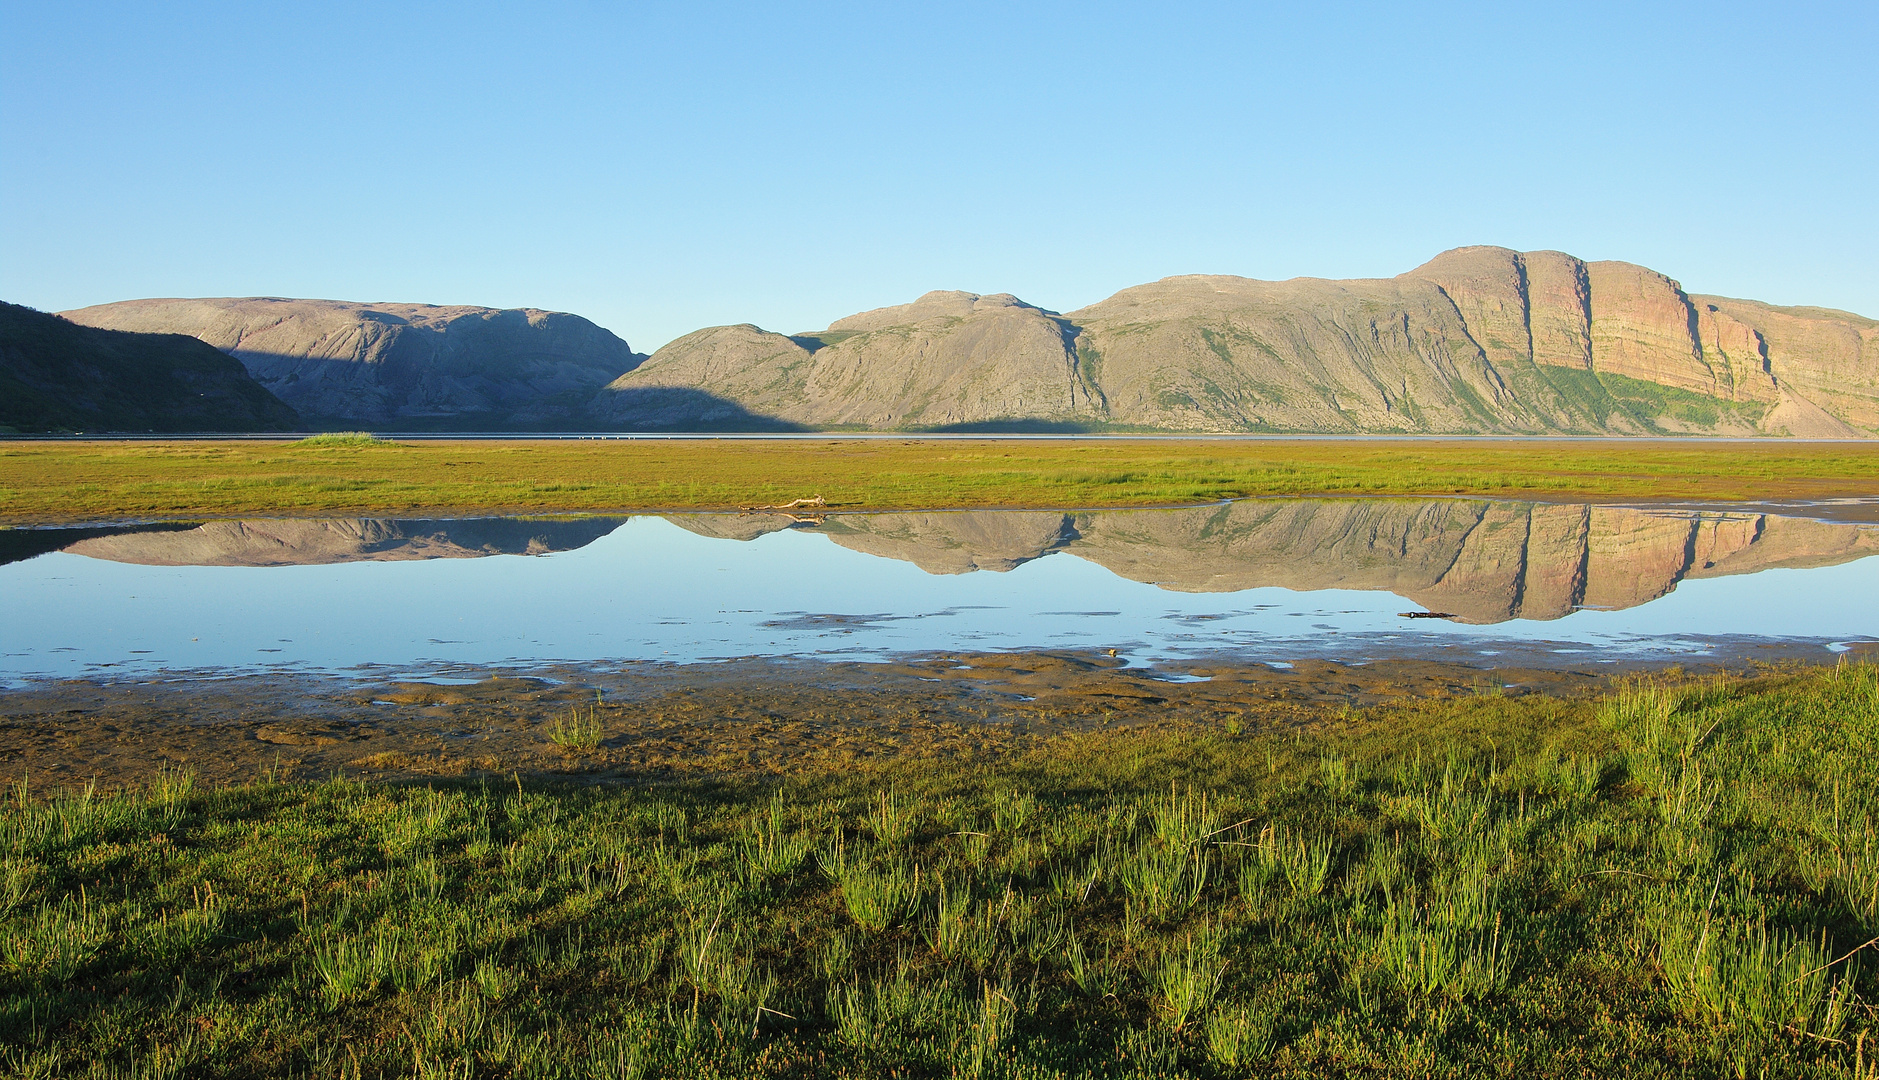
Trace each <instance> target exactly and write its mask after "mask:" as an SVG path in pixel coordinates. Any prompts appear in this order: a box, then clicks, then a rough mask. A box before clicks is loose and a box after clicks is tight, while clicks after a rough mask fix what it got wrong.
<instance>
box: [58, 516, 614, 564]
mask: <svg viewBox="0 0 1879 1080" xmlns="http://www.w3.org/2000/svg"><path fill="white" fill-rule="evenodd" d="M625 520H626V519H625V518H617V517H616V518H571V519H564V520H549V519H537V520H531V519H527V518H469V519H465V520H461V521H414V520H405V521H400V520H394V519H390V518H299V519H279V520H258V521H211V522H208V523H207V524H204V525H199V526H196V527H195V528H192V529H182V530H165V531H141V530H140V531H131V532H118V533H115V534H113V535H108V536H91V537H87V538H85V539H81V540H78V541H77V542H75V543H72V544H69V545H66V546H64V547H63V549H62V550H65V551H68V552H71V553H72V554H74V555H86V556H90V557H91V558H94V559H109V560H111V561H113V562H124V563H139V564H142V565H146V566H312V565H319V564H324V563H344V562H395V561H402V560H410V559H473V558H478V557H481V556H484V555H541V554H545V553H547V552H550V551H568V550H571V549H573V548H578V547H584V546H586V545H588V544H591V543H593V542H594V541H595V540H598V539H600V538H601V537H603V536H605V535H607V534H608V533H610V532H612V531H613V530H614V529H617V528H619V527H620V523H621V522H623V521H625Z"/></svg>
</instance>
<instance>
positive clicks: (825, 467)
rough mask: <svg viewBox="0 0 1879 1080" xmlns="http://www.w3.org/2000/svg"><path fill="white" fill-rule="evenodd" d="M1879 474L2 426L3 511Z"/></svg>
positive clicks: (1703, 446)
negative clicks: (236, 437)
mask: <svg viewBox="0 0 1879 1080" xmlns="http://www.w3.org/2000/svg"><path fill="white" fill-rule="evenodd" d="M1875 493H1879V444H1874V445H1871V446H1868V445H1864V444H1848V443H1831V444H1825V443H1782V442H1768V443H1693V442H1681V441H1676V442H1665V441H1651V442H1636V443H1611V442H1556V443H1554V442H1544V443H1542V442H1530V443H1529V442H1519V443H1489V442H1458V441H1439V440H1438V441H1428V442H1420V441H1407V440H1375V441H1372V440H1361V441H1296V442H1286V441H1273V442H1267V441H1257V442H1142V441H1139V440H1113V441H1111V440H1084V441H1077V442H1036V443H1031V442H977V441H969V442H966V441H945V442H932V441H929V442H921V441H918V440H911V439H910V440H905V441H898V440H897V441H892V442H836V441H829V442H821V441H769V440H755V441H746V440H721V441H701V442H602V441H576V442H570V441H547V440H535V441H527V440H520V441H514V442H499V443H491V442H423V443H412V444H383V443H374V442H353V441H344V442H338V443H298V444H296V443H250V442H240V443H229V442H174V443H104V442H94V443H86V442H75V443H63V442H61V443H32V442H12V443H0V520H8V521H20V522H46V521H58V520H76V519H101V518H121V517H157V516H213V515H267V514H392V513H396V514H425V513H434V514H452V513H470V512H488V511H497V510H501V511H509V512H521V513H527V512H531V511H533V512H540V511H575V512H578V511H596V512H598V511H621V510H639V509H666V510H684V509H736V508H737V507H739V506H746V505H762V504H772V503H785V502H788V501H790V500H791V499H795V498H799V497H803V496H806V495H810V494H821V495H824V496H826V497H827V498H828V499H829V501H830V503H831V504H832V505H833V506H834V507H835V508H838V509H874V510H882V509H937V508H948V507H994V506H1001V507H1052V508H1072V507H1105V506H1144V505H1167V504H1180V503H1195V502H1206V501H1210V500H1216V499H1225V498H1237V497H1245V496H1282V495H1453V494H1467V495H1495V496H1512V497H1529V498H1541V497H1545V498H1572V499H1662V498H1681V499H1714V500H1739V499H1752V498H1767V497H1790V498H1825V497H1832V496H1848V495H1871V494H1875Z"/></svg>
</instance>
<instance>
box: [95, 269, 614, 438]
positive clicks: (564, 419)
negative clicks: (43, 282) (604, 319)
mask: <svg viewBox="0 0 1879 1080" xmlns="http://www.w3.org/2000/svg"><path fill="white" fill-rule="evenodd" d="M63 314H64V315H65V317H66V318H68V319H70V320H72V321H73V322H77V323H83V324H86V325H89V326H98V327H105V328H109V329H113V330H134V331H141V332H146V333H166V334H187V335H189V336H191V337H195V338H200V339H201V340H203V341H205V342H208V343H209V344H210V345H213V346H215V347H216V348H217V349H220V350H222V351H223V352H225V353H227V354H229V355H230V356H233V357H235V358H236V359H238V360H240V361H241V362H242V364H244V365H245V366H246V367H247V369H248V372H249V373H250V374H252V375H253V376H254V378H255V379H256V380H258V381H259V382H260V383H261V384H262V385H263V386H265V387H267V388H268V389H269V390H271V391H273V392H274V393H275V394H277V395H278V396H279V397H280V398H281V399H282V400H283V401H286V402H287V403H288V404H290V405H292V406H293V407H294V408H296V409H298V410H299V411H300V414H301V415H302V416H303V417H304V418H305V419H306V421H307V422H308V423H309V424H312V425H315V426H321V427H345V426H354V427H358V426H365V427H382V426H396V427H401V428H434V429H442V430H472V429H476V428H490V429H521V430H530V429H533V430H543V429H549V430H552V429H567V428H578V427H586V426H589V425H590V424H591V423H592V419H591V418H590V417H588V415H587V413H586V409H587V406H588V404H589V403H590V402H591V400H592V399H593V396H594V393H595V391H596V390H598V389H599V388H601V387H603V386H605V385H606V384H607V383H608V382H609V381H611V380H613V379H614V378H616V377H618V376H619V375H620V374H621V373H622V372H626V371H629V370H631V369H632V368H633V367H634V366H636V365H637V364H638V363H639V362H640V361H641V360H643V359H644V357H642V356H640V355H639V354H637V353H635V352H633V351H632V349H630V348H629V347H628V346H627V344H626V342H624V341H622V340H620V339H619V338H617V337H615V336H614V335H613V334H612V333H610V332H608V331H606V330H604V329H602V328H600V327H598V326H595V325H594V324H593V323H591V322H589V321H587V320H586V319H583V318H581V317H580V316H578V315H566V314H562V313H560V312H553V311H537V310H535V309H533V308H522V309H509V310H497V309H494V308H484V307H434V306H430V305H425V304H356V303H346V302H341V301H335V300H283V299H278V298H274V297H249V298H244V299H216V300H127V301H124V302H122V303H116V304H104V305H100V306H98V307H89V308H81V309H79V310H77V311H68V312H64V313H63Z"/></svg>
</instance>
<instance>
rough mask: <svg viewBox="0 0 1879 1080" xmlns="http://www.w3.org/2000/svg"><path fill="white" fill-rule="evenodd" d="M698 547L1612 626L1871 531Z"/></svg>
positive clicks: (866, 528) (1328, 510)
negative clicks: (1082, 566) (1601, 615)
mask: <svg viewBox="0 0 1879 1080" xmlns="http://www.w3.org/2000/svg"><path fill="white" fill-rule="evenodd" d="M670 520H672V521H673V522H674V523H676V524H678V525H680V526H682V527H683V528H686V529H689V530H691V531H693V532H696V533H700V534H703V535H707V536H716V537H725V538H732V539H739V540H749V539H754V538H755V537H757V536H760V535H763V534H764V533H766V532H771V531H776V530H780V529H786V528H787V529H803V530H808V531H814V532H819V533H822V534H824V535H826V536H828V537H829V539H831V540H833V541H835V542H836V543H837V544H840V545H842V546H843V547H846V548H851V549H853V550H856V551H861V552H866V553H868V554H870V555H879V556H883V557H885V558H891V559H901V560H905V561H907V562H911V563H913V564H914V565H916V566H918V567H920V568H921V569H922V570H925V571H927V572H928V573H931V574H963V573H969V572H972V571H975V570H989V571H993V572H1001V571H1007V570H1011V569H1013V568H1014V567H1017V566H1019V565H1021V564H1023V563H1026V562H1029V561H1031V560H1033V559H1038V558H1042V557H1043V556H1045V555H1050V554H1053V553H1056V552H1066V553H1068V554H1071V555H1075V556H1076V557H1078V558H1080V559H1084V560H1087V561H1089V562H1092V563H1095V564H1097V565H1099V566H1102V567H1104V568H1105V569H1107V570H1109V571H1111V572H1112V573H1115V574H1117V575H1118V576H1121V577H1125V578H1129V579H1131V580H1134V581H1141V582H1146V583H1148V584H1151V585H1156V586H1158V587H1160V588H1163V589H1170V590H1175V591H1179V592H1238V591H1240V590H1243V589H1255V588H1261V587H1267V586H1279V587H1281V588H1286V589H1293V590H1298V591H1310V590H1317V589H1363V590H1382V591H1387V592H1392V593H1395V594H1396V595H1398V596H1401V597H1403V598H1405V599H1407V600H1410V601H1413V602H1415V603H1417V604H1421V605H1423V606H1424V607H1426V608H1428V609H1429V610H1431V611H1438V612H1447V613H1451V614H1453V615H1454V616H1455V617H1456V618H1457V619H1458V620H1459V621H1462V622H1470V623H1496V622H1504V621H1507V620H1509V619H1557V618H1560V617H1561V616H1563V615H1567V614H1569V613H1571V612H1573V611H1575V610H1577V609H1579V608H1586V607H1590V608H1604V609H1621V608H1629V607H1636V606H1637V605H1639V604H1643V603H1647V602H1649V601H1651V600H1655V599H1656V598H1658V597H1660V596H1663V595H1664V594H1665V593H1668V592H1670V591H1671V590H1672V589H1674V588H1676V587H1677V583H1678V582H1680V581H1683V580H1685V579H1686V578H1706V577H1723V576H1727V575H1731V574H1749V573H1754V572H1755V571H1757V570H1766V569H1770V568H1773V567H1789V568H1805V567H1817V566H1831V565H1835V564H1838V563H1843V562H1848V561H1850V560H1853V559H1858V558H1861V557H1863V556H1866V555H1872V554H1879V528H1874V527H1871V526H1863V525H1856V524H1844V523H1838V522H1826V521H1815V520H1811V519H1807V518H1797V517H1783V516H1778V515H1774V514H1763V513H1730V512H1719V511H1707V510H1677V509H1666V508H1651V509H1637V508H1631V507H1617V506H1581V505H1560V504H1547V503H1527V502H1488V501H1478V500H1430V501H1397V500H1378V499H1363V500H1317V499H1291V500H1262V501H1246V502H1236V503H1228V504H1223V505H1218V506H1205V507H1194V508H1190V509H1184V510H1114V511H1091V512H1084V513H1038V512H1027V511H957V512H943V513H910V514H844V515H840V516H833V517H829V518H827V519H826V520H824V521H822V522H821V523H819V524H817V523H813V522H808V523H804V522H797V521H792V520H790V519H787V518H783V517H770V518H759V517H750V518H734V517H724V516H716V515H702V514H701V515H688V516H673V517H671V519H670Z"/></svg>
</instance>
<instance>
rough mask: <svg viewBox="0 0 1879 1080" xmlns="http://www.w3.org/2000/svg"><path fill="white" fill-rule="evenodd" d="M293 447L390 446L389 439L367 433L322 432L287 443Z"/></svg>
mask: <svg viewBox="0 0 1879 1080" xmlns="http://www.w3.org/2000/svg"><path fill="white" fill-rule="evenodd" d="M287 445H289V446H295V447H313V448H317V447H325V446H337V447H354V448H358V447H368V446H390V445H393V444H392V442H391V440H390V439H381V438H379V437H378V436H377V435H374V434H372V433H371V432H369V431H323V432H321V433H320V434H318V435H309V436H307V437H306V438H304V439H299V440H297V441H295V442H291V443H288V444H287Z"/></svg>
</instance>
